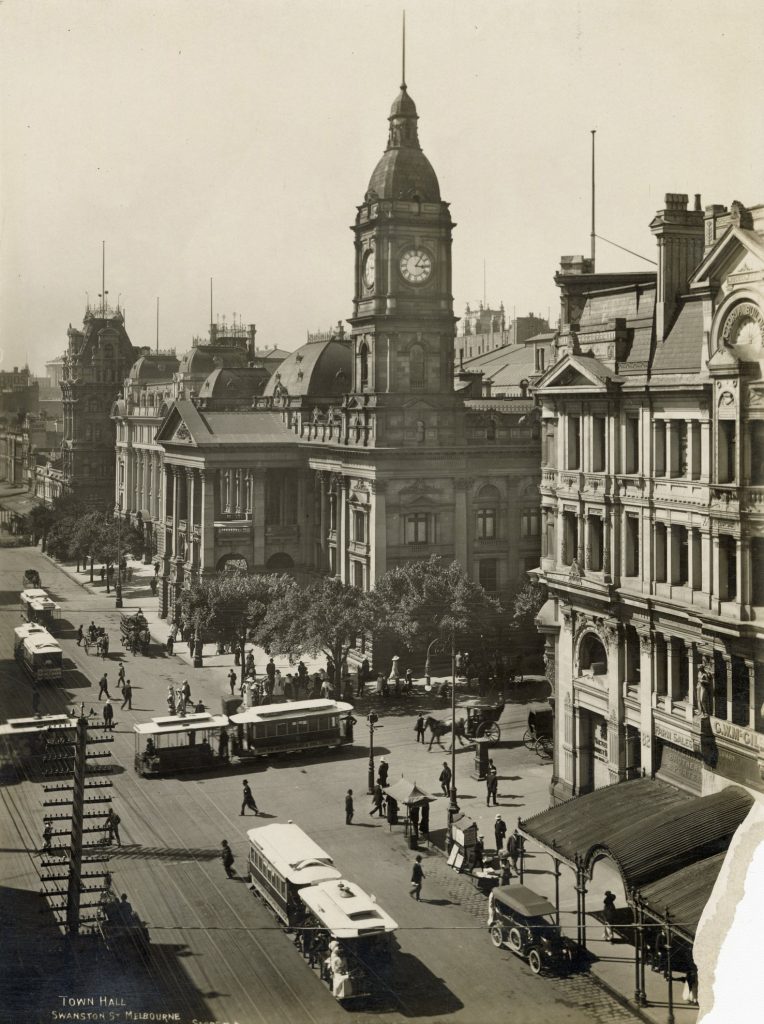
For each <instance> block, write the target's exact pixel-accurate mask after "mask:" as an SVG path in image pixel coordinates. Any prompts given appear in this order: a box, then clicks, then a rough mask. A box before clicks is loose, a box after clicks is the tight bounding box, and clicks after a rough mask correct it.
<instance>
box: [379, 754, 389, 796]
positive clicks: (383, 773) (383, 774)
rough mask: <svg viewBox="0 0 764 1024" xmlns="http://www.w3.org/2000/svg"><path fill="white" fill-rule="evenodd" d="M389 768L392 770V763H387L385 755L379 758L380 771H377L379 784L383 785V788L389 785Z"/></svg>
mask: <svg viewBox="0 0 764 1024" xmlns="http://www.w3.org/2000/svg"><path fill="white" fill-rule="evenodd" d="M389 770H390V765H389V764H388V763H387V761H386V760H385V759H384V757H381V758H380V759H379V770H378V773H377V785H378V786H381V787H382V788H383V789H384V788H385V786H386V785H387V773H388V772H389Z"/></svg>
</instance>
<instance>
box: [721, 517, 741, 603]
mask: <svg viewBox="0 0 764 1024" xmlns="http://www.w3.org/2000/svg"><path fill="white" fill-rule="evenodd" d="M719 585H720V590H721V593H720V595H719V596H720V598H721V599H722V601H734V600H736V598H737V541H736V540H735V538H734V537H731V536H729V534H719Z"/></svg>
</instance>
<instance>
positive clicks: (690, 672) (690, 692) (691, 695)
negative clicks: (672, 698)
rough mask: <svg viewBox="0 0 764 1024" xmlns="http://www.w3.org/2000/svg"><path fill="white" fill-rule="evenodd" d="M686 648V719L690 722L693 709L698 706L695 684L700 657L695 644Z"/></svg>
mask: <svg viewBox="0 0 764 1024" xmlns="http://www.w3.org/2000/svg"><path fill="white" fill-rule="evenodd" d="M687 648H688V650H687V676H688V678H687V711H688V714H687V717H688V718H689V720H690V721H692V719H693V716H694V713H695V708H696V707H697V706H698V699H697V686H696V682H697V678H698V664H699V663H700V656H699V655H698V648H697V645H696V644H688V645H687Z"/></svg>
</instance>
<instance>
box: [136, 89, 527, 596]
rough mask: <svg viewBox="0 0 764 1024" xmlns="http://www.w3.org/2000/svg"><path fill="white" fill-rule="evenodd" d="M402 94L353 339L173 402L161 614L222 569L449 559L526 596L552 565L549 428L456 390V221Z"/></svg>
mask: <svg viewBox="0 0 764 1024" xmlns="http://www.w3.org/2000/svg"><path fill="white" fill-rule="evenodd" d="M417 121H418V116H417V112H416V107H415V105H414V102H413V100H412V99H411V97H410V96H409V94H408V90H407V88H406V86H405V85H403V86H402V87H401V90H400V93H399V95H398V97H397V98H396V100H395V102H394V103H393V106H392V110H391V112H390V116H389V119H388V124H389V127H388V138H387V146H386V149H385V151H384V153H383V155H382V157H381V159H380V160H379V162H378V164H377V166H376V168H375V169H374V172H373V174H372V176H371V179H370V181H369V184H368V187H367V188H366V189H365V192H364V197H363V201H362V202H361V204H360V205H359V206H358V207H357V208H356V217H355V223H354V225H353V231H354V236H355V261H354V268H353V310H352V316H351V317H350V321H349V322H350V324H351V331H350V333H349V334H346V332H345V330H344V328H343V326H342V325H341V324H340V325H339V327H338V329H337V330H336V331H330V332H327V333H326V334H318V335H314V336H309V339H308V342H307V343H306V344H305V345H303V346H302V347H301V348H299V349H298V350H297V351H295V352H292V353H291V354H290V355H289V356H288V357H287V358H286V359H284V360H283V362H282V363H281V364H280V365H279V367H278V369H277V370H276V371H275V372H274V373H273V374H272V375H271V376H270V379H269V380H268V382H267V384H266V385H265V387H264V389H260V392H258V391H257V390H256V389H250V390H249V392H248V393H249V395H250V396H251V397H250V398H249V399H246V398H245V395H246V393H247V392H246V389H244V390H243V391H237V386H238V385H236V383H235V381H236V380H237V379H238V378H239V377H240V376H241V371H239V370H233V371H232V372H231V374H230V375H229V377H228V379H227V381H224V380H222V379H220V378H217V379H215V380H213V376H214V375H210V377H209V378H208V379H207V381H206V382H205V384H204V386H203V387H202V388H200V389H199V391H198V392H197V393H194V394H189V393H184V394H183V395H177V396H176V398H175V400H174V401H173V402H172V403H171V404H170V405H169V407H168V409H167V414H166V416H165V417H164V419H163V422H162V424H161V426H160V428H159V430H158V432H157V434H156V438H155V441H156V444H157V446H158V447H159V448H161V450H162V452H163V455H162V460H161V462H162V470H161V472H162V480H161V485H160V489H161V499H160V500H161V503H162V511H161V515H160V516H159V518H158V520H157V523H156V528H157V550H158V552H159V553H160V555H161V556H162V557H163V566H164V573H163V577H164V580H165V584H166V590H165V606H164V611H165V612H166V613H167V612H169V613H172V609H173V604H174V600H175V599H176V598H177V594H178V592H179V589H180V588H181V587H182V586H184V585H185V584H186V583H187V581H188V580H190V579H193V578H195V577H198V576H199V575H201V574H205V573H212V572H216V571H219V570H220V569H222V568H224V567H225V566H226V565H231V564H235V565H241V566H246V567H247V568H249V569H253V570H257V571H281V570H289V571H292V572H294V574H295V575H296V576H298V577H300V578H310V577H311V576H312V575H316V574H327V573H328V574H333V575H337V576H339V577H340V578H341V579H343V580H344V581H346V582H348V583H352V584H354V585H356V586H359V587H362V588H370V587H371V586H372V585H373V584H374V581H375V580H376V579H377V578H378V577H379V576H380V575H381V574H382V573H384V572H385V571H386V569H387V568H388V567H391V566H393V565H396V564H400V563H401V562H404V561H406V560H407V559H411V558H423V557H427V556H428V555H430V554H439V555H443V556H444V557H447V558H449V559H450V558H456V559H458V560H459V561H460V562H461V563H462V564H463V565H464V566H465V568H466V569H467V570H468V571H469V572H470V573H471V574H472V575H473V576H474V577H475V578H476V579H478V580H480V582H482V583H483V584H484V585H485V586H486V588H487V589H489V590H492V591H497V592H512V591H513V590H514V589H516V587H517V586H518V585H519V584H520V583H522V582H523V580H524V574H525V572H527V570H528V569H530V568H532V567H535V566H537V565H538V550H539V523H540V516H539V495H538V478H539V471H538V464H539V456H538V449H539V419H538V414H537V413H536V412H535V411H534V407H533V401H532V398H531V397H530V396H529V395H528V394H526V393H522V394H520V393H519V392H518V395H517V396H516V397H505V398H496V399H491V398H490V396H487V397H486V396H484V395H483V391H482V389H481V386H480V377H479V375H477V376H475V377H474V379H472V378H470V379H464V380H461V379H457V380H455V377H454V338H455V324H456V318H455V317H454V313H453V299H452V271H451V236H452V231H453V227H454V225H453V222H452V220H451V215H450V211H449V207H448V203H446V202H444V201H443V199H442V198H441V195H440V186H439V183H438V179H437V177H436V174H435V171H434V170H433V168H432V165H431V164H430V162H429V160H428V159H427V157H426V156H425V155H424V153H423V152H422V149H421V146H420V143H419V138H418V130H417Z"/></svg>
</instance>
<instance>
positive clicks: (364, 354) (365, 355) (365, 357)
mask: <svg viewBox="0 0 764 1024" xmlns="http://www.w3.org/2000/svg"><path fill="white" fill-rule="evenodd" d="M358 356H359V363H360V365H359V376H360V383H361V390H362V391H365V390H366V388H368V386H369V347H368V345H367V344H366V342H365V341H362V342H361V347H360V349H359V350H358Z"/></svg>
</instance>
